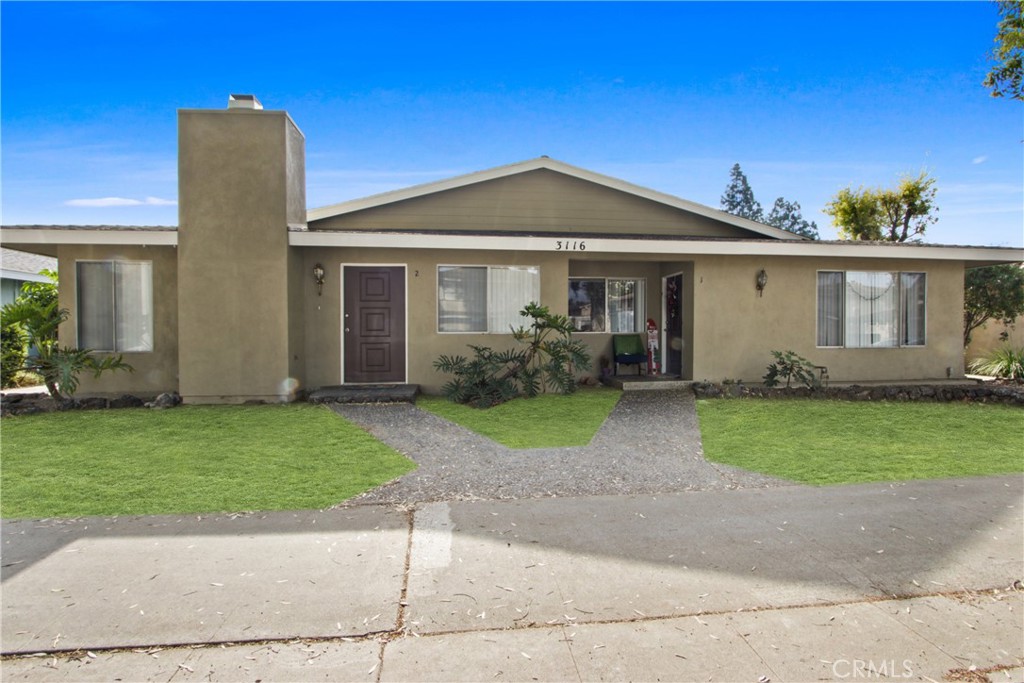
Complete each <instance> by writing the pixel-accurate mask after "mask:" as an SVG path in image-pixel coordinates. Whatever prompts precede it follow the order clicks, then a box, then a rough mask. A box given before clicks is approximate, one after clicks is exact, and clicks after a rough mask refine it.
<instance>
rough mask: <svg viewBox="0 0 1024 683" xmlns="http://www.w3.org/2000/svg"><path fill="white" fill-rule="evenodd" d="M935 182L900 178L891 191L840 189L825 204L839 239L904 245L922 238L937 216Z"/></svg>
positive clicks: (924, 175)
mask: <svg viewBox="0 0 1024 683" xmlns="http://www.w3.org/2000/svg"><path fill="white" fill-rule="evenodd" d="M935 192H936V188H935V179H934V178H930V177H928V174H927V173H924V172H922V173H921V174H920V175H918V176H916V177H911V176H904V177H903V178H902V179H901V180H900V182H899V185H897V186H896V187H895V188H878V189H865V188H863V187H861V188H858V189H857V190H852V189H850V188H848V187H847V188H843V189H842V190H840V191H839V192H838V193H837V194H836V196H835V197H833V199H832V201H830V202H829V203H828V204H826V205H825V213H827V214H828V215H830V216H832V224H833V225H835V226H836V227H837V228H839V236H840V237H841V238H842V239H851V240H873V241H882V242H906V241H908V240H910V241H913V240H914V239H915V238H918V237H921V236H923V235H924V233H925V230H926V229H927V228H928V226H929V225H931V224H933V223H935V221H937V220H938V217H936V216H935V213H937V212H938V210H939V208H938V207H937V206H936V205H935Z"/></svg>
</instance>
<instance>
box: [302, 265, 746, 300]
mask: <svg viewBox="0 0 1024 683" xmlns="http://www.w3.org/2000/svg"><path fill="white" fill-rule="evenodd" d="M761 272H762V273H763V272H764V271H761ZM326 274H327V273H326V271H325V270H324V267H323V266H322V265H320V264H319V263H318V264H316V265H315V266H313V282H315V283H316V295H317V296H321V295H322V294H323V293H324V275H326Z"/></svg>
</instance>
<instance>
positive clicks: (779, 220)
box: [765, 197, 818, 240]
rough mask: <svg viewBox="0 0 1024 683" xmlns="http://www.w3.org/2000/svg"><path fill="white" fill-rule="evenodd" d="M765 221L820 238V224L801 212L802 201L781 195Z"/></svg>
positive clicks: (793, 231) (790, 230) (803, 234)
mask: <svg viewBox="0 0 1024 683" xmlns="http://www.w3.org/2000/svg"><path fill="white" fill-rule="evenodd" d="M765 222H766V223H767V224H768V225H772V226H775V227H776V228H781V229H783V230H788V231H789V232H792V233H796V234H797V235H802V236H804V237H809V238H810V239H812V240H816V239H818V224H817V223H815V222H814V221H806V220H804V217H803V214H801V213H800V202H790V201H786V200H785V199H783V198H782V197H779V198H778V199H776V200H775V205H774V206H772V210H771V211H770V212H768V218H766V219H765Z"/></svg>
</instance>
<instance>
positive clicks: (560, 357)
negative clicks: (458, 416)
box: [434, 303, 590, 408]
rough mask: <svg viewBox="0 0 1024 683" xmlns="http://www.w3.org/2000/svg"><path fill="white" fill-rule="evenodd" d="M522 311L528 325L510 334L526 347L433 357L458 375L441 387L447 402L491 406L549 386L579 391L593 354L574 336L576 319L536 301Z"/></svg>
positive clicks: (441, 368) (437, 366) (476, 348)
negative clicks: (578, 381)
mask: <svg viewBox="0 0 1024 683" xmlns="http://www.w3.org/2000/svg"><path fill="white" fill-rule="evenodd" d="M519 314H520V315H522V316H523V317H526V318H530V324H529V326H528V327H519V328H518V329H512V338H513V339H515V340H516V341H517V342H519V343H521V344H524V345H525V348H523V347H519V348H514V349H510V350H507V351H495V350H494V349H491V348H489V347H486V346H474V345H472V344H471V345H470V346H469V348H470V349H472V350H473V358H471V359H470V358H466V357H465V356H444V355H443V356H441V357H440V358H438V359H437V360H436V361H434V368H435V369H436V370H438V371H439V372H444V373H446V374H450V375H454V378H453V379H451V380H450V381H448V382H447V383H446V384H445V385H444V386H443V387H441V393H442V394H444V396H445V397H446V398H448V400H450V401H454V402H455V403H465V404H468V405H471V406H474V407H476V408H489V407H491V406H494V405H498V404H499V403H504V402H505V401H508V400H510V399H512V398H515V397H516V396H519V395H520V394H525V395H526V396H530V397H532V396H536V395H537V394H539V393H541V392H542V391H545V390H546V389H548V388H550V389H552V390H554V391H558V392H559V393H562V394H571V393H572V392H574V391H576V371H577V370H586V369H588V368H590V354H589V353H588V352H587V347H586V345H585V344H583V342H580V341H579V340H576V339H573V338H572V333H573V331H574V330H573V326H572V323H571V322H569V319H568V318H567V317H565V316H564V315H557V314H553V313H551V311H549V310H548V308H547V307H546V306H540V305H539V304H536V303H530V304H527V306H526V307H525V308H524V309H523V310H522V311H520V312H519Z"/></svg>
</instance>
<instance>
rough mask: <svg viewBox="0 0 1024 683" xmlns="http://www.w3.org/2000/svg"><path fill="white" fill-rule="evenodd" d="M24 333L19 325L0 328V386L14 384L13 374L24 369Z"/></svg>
mask: <svg viewBox="0 0 1024 683" xmlns="http://www.w3.org/2000/svg"><path fill="white" fill-rule="evenodd" d="M26 355H27V354H26V353H25V335H24V333H23V332H22V330H21V327H20V326H19V325H4V326H3V327H2V328H0V386H2V387H3V388H4V389H9V388H11V387H13V386H16V382H15V376H16V375H17V374H18V373H19V372H21V371H22V370H24V369H25V357H26Z"/></svg>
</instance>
